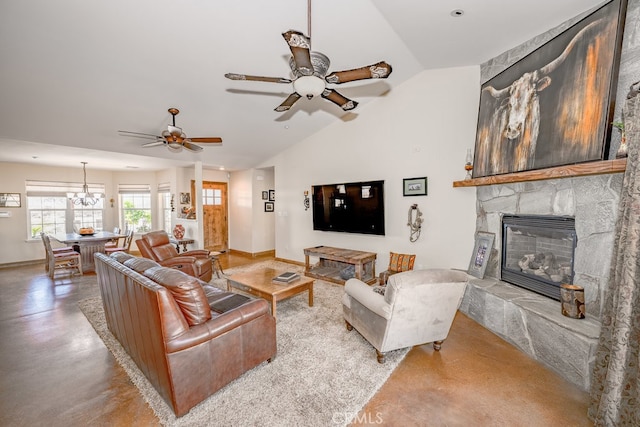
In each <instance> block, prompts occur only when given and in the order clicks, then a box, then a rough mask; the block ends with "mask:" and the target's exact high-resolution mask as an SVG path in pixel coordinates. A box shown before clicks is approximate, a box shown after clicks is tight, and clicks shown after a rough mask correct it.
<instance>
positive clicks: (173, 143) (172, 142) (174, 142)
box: [118, 108, 222, 152]
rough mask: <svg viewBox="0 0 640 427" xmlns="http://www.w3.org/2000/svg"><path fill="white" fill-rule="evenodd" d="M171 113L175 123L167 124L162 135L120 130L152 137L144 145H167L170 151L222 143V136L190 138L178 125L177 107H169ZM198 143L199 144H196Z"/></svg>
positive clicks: (195, 148) (125, 134) (136, 135)
mask: <svg viewBox="0 0 640 427" xmlns="http://www.w3.org/2000/svg"><path fill="white" fill-rule="evenodd" d="M168 111H169V113H170V114H171V115H172V116H173V123H172V124H170V125H168V126H167V130H163V131H162V134H160V135H153V134H150V133H140V132H130V131H127V130H119V131H118V133H119V134H120V135H122V136H133V137H135V138H144V139H151V140H153V142H147V143H146V144H142V146H143V147H155V146H157V145H166V146H167V148H168V149H169V151H172V152H179V151H182V148H186V149H187V150H190V151H202V147H200V146H199V145H197V144H221V143H222V138H219V137H204V138H188V137H187V135H186V134H185V133H184V132H182V128H179V127H177V126H176V116H177V115H178V114H179V113H180V110H178V109H177V108H169V110H168ZM196 143H197V144H196Z"/></svg>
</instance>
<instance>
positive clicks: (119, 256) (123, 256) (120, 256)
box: [111, 251, 135, 264]
mask: <svg viewBox="0 0 640 427" xmlns="http://www.w3.org/2000/svg"><path fill="white" fill-rule="evenodd" d="M111 258H113V259H115V260H116V261H118V262H119V263H120V264H124V262H125V261H126V260H128V259H131V258H135V257H134V256H133V255H131V254H128V253H126V252H122V251H118V252H114V253H112V254H111Z"/></svg>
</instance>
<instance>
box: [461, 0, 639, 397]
mask: <svg viewBox="0 0 640 427" xmlns="http://www.w3.org/2000/svg"><path fill="white" fill-rule="evenodd" d="M604 3H606V2H603V4H604ZM589 13H590V12H585V13H583V14H582V15H579V16H577V17H575V18H574V19H571V20H569V21H567V22H564V23H562V24H560V25H559V26H557V27H555V28H553V29H551V30H549V31H548V32H546V33H544V34H541V35H539V36H537V37H535V38H533V39H531V40H529V41H527V42H525V43H523V44H522V45H520V46H517V47H515V48H514V49H511V50H509V51H507V52H505V53H503V54H501V55H499V56H497V57H495V58H493V59H491V60H489V61H487V62H486V63H484V64H482V66H481V81H482V82H486V81H487V80H489V79H491V78H492V77H493V76H495V75H497V74H498V73H500V72H502V71H503V70H505V69H506V68H508V67H509V66H511V65H512V64H514V63H515V62H517V61H518V60H520V59H521V58H522V57H524V56H526V55H528V54H529V53H530V52H532V51H533V50H535V49H536V48H537V47H539V46H541V45H542V44H544V43H546V42H547V41H549V40H551V39H552V38H554V37H555V36H557V35H558V34H560V33H562V32H563V31H564V30H566V29H567V28H568V27H570V26H571V25H573V24H575V23H576V22H578V21H579V20H580V19H582V18H584V17H585V16H586V15H587V14H589ZM639 58H640V0H629V2H628V6H627V19H626V24H625V34H624V39H623V46H622V55H621V61H620V72H619V75H618V88H617V92H616V93H617V95H616V97H617V99H618V100H622V99H624V98H625V96H626V93H627V91H628V90H629V86H630V85H631V83H633V82H636V81H638V80H640V59H639ZM621 104H622V103H621V102H618V103H617V105H616V108H615V115H614V116H615V117H616V120H620V117H621V115H622V111H621V110H622V109H621V107H620V105H621ZM619 144H620V135H619V134H618V132H613V133H612V138H611V146H610V150H609V154H608V156H607V158H614V157H615V152H616V150H617V148H618V145H619ZM621 188H622V174H613V175H599V176H590V177H575V178H563V179H554V180H548V181H536V182H523V183H515V184H502V185H493V186H486V187H478V188H477V204H476V206H477V224H476V230H477V231H489V232H492V233H495V234H496V242H495V246H494V248H495V250H494V251H493V256H492V258H491V259H490V261H489V265H488V267H487V272H486V276H485V279H484V280H480V279H474V280H471V282H470V284H469V286H468V288H467V291H466V293H465V297H464V299H463V302H462V305H461V307H460V310H461V311H462V312H464V313H466V314H467V315H469V316H470V317H471V318H472V319H474V320H476V321H477V322H479V323H480V324H482V325H484V326H485V327H487V328H488V329H490V330H491V331H493V332H494V333H496V334H497V335H499V336H501V337H502V338H504V339H505V340H507V341H508V342H510V343H512V344H513V345H515V346H516V347H518V348H519V349H521V350H522V351H523V352H525V353H527V354H528V355H530V356H531V357H532V358H534V359H536V360H538V361H540V362H541V363H543V364H545V365H546V366H548V367H550V368H551V369H553V370H555V371H556V372H558V373H559V374H560V375H562V376H563V377H564V378H566V379H567V380H568V381H570V382H572V383H573V384H575V385H577V386H578V387H580V388H582V389H583V390H588V389H589V386H590V375H591V368H592V364H593V360H594V353H595V349H596V346H597V342H598V336H599V332H600V315H601V312H602V302H603V300H604V298H603V296H604V293H605V291H606V287H607V283H608V277H609V269H610V266H611V256H612V252H613V235H614V230H615V223H616V217H617V206H618V198H619V194H620V190H621ZM504 213H515V214H544V215H549V214H553V215H568V216H574V217H575V219H576V232H577V234H578V245H577V248H576V259H575V265H574V267H575V273H576V274H575V277H574V283H576V284H579V285H581V286H583V287H584V288H585V297H586V300H587V318H586V319H581V320H578V319H570V318H567V317H565V316H562V315H561V314H560V303H559V302H557V301H554V300H552V299H549V298H546V297H543V296H540V295H538V294H535V293H533V292H531V291H528V290H526V289H522V288H519V287H516V286H514V285H511V284H508V283H505V282H502V281H500V278H499V275H500V250H501V244H502V243H501V231H502V230H501V221H500V217H501V215H502V214H504Z"/></svg>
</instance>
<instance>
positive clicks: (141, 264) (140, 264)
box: [123, 257, 160, 274]
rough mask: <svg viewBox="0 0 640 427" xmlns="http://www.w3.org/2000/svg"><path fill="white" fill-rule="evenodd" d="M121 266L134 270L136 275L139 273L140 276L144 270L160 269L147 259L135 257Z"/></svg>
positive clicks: (158, 265)
mask: <svg viewBox="0 0 640 427" xmlns="http://www.w3.org/2000/svg"><path fill="white" fill-rule="evenodd" d="M123 264H124V265H125V266H127V267H129V268H130V269H132V270H134V271H135V272H136V273H141V274H142V273H144V271H145V270H148V269H150V268H153V267H160V264H158V263H157V262H155V261H153V260H150V259H148V258H137V257H133V258H130V259H128V260H126V261H125V262H123Z"/></svg>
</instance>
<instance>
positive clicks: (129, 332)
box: [94, 252, 276, 417]
mask: <svg viewBox="0 0 640 427" xmlns="http://www.w3.org/2000/svg"><path fill="white" fill-rule="evenodd" d="M94 257H95V261H96V275H97V278H98V285H99V287H100V293H101V295H102V302H103V305H104V311H105V317H106V320H107V325H108V328H109V330H110V331H111V333H112V334H113V335H114V336H115V337H116V338H117V339H118V341H119V342H120V344H122V347H123V348H124V349H125V350H126V351H127V353H128V354H129V356H131V358H132V359H133V360H134V361H135V363H136V364H137V365H138V367H139V368H140V370H141V371H142V372H143V373H144V375H145V376H146V377H147V379H148V380H149V382H150V383H151V384H153V386H154V387H155V389H156V390H157V391H158V393H159V394H160V395H161V396H162V397H163V399H164V400H165V401H166V402H167V403H168V404H169V406H171V407H172V408H173V411H174V412H175V414H176V416H178V417H180V416H182V415H184V414H186V413H187V412H189V410H190V409H191V408H192V407H193V406H195V405H196V404H198V403H199V402H201V401H202V400H204V399H206V398H207V397H208V396H210V395H212V394H213V393H215V392H216V391H218V390H219V389H220V388H222V387H224V386H225V385H226V384H228V383H230V382H231V381H233V380H234V379H236V378H237V377H239V376H240V375H242V374H243V373H244V372H246V371H248V370H250V369H252V368H254V367H256V366H257V365H259V364H261V363H263V362H264V361H268V362H270V361H271V359H272V358H273V357H275V355H276V327H275V319H274V318H273V316H271V314H270V312H269V306H268V303H267V302H266V301H265V300H262V299H254V298H250V297H246V296H244V295H239V294H235V293H232V292H224V291H222V290H220V289H218V288H215V287H213V286H210V285H208V284H206V283H204V282H202V281H200V280H198V279H196V278H193V277H191V276H188V275H186V274H184V273H182V272H180V271H178V270H176V269H172V268H167V267H162V266H160V265H159V264H157V263H156V262H154V261H152V260H149V259H146V258H139V257H135V256H133V255H130V254H127V253H125V252H117V253H115V254H113V255H111V256H107V255H105V254H102V253H96V254H95V256H94Z"/></svg>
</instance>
